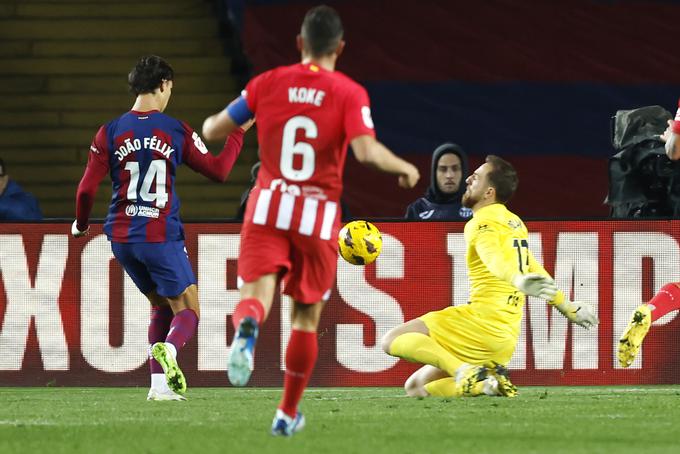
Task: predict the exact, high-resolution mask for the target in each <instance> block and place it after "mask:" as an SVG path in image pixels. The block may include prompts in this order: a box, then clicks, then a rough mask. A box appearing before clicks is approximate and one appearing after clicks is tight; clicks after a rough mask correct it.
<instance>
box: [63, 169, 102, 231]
mask: <svg viewBox="0 0 680 454" xmlns="http://www.w3.org/2000/svg"><path fill="white" fill-rule="evenodd" d="M108 171H109V169H108V167H107V166H105V165H103V164H102V163H101V161H99V160H96V159H90V160H89V161H88V163H87V167H86V168H85V173H84V174H83V178H82V179H81V180H80V183H79V184H78V190H77V191H76V220H75V221H73V224H72V225H71V235H73V237H74V238H79V237H81V236H85V235H87V234H88V232H89V231H90V226H89V220H90V213H91V212H92V206H93V205H94V197H95V195H97V189H98V188H99V183H101V181H102V180H103V179H104V177H105V176H106V174H107V173H108Z"/></svg>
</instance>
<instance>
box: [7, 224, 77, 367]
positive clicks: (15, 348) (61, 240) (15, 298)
mask: <svg viewBox="0 0 680 454" xmlns="http://www.w3.org/2000/svg"><path fill="white" fill-rule="evenodd" d="M67 257H68V236H67V235H45V236H44V238H43V244H42V248H41V249H40V256H39V258H38V267H37V271H36V275H35V285H34V286H31V279H30V277H29V272H28V263H27V257H26V251H25V250H24V242H23V237H22V236H21V235H0V275H1V276H2V282H3V284H4V287H5V292H6V295H7V300H6V301H7V305H6V307H5V317H4V319H3V320H2V322H1V325H0V326H1V327H2V331H0V370H21V364H22V362H23V359H24V354H25V352H26V342H27V340H28V332H29V328H30V326H31V320H33V321H34V324H35V331H36V335H37V338H38V346H39V348H40V356H41V358H42V362H43V366H44V368H45V370H68V368H69V355H68V346H67V344H66V336H65V335H64V326H63V324H62V322H61V313H60V312H59V303H58V299H59V293H60V290H61V285H62V281H63V278H64V270H65V269H66V258H67Z"/></svg>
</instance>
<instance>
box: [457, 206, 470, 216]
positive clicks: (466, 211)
mask: <svg viewBox="0 0 680 454" xmlns="http://www.w3.org/2000/svg"><path fill="white" fill-rule="evenodd" d="M458 216H460V217H461V218H469V217H471V216H472V209H470V208H468V207H460V210H458Z"/></svg>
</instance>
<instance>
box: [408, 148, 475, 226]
mask: <svg viewBox="0 0 680 454" xmlns="http://www.w3.org/2000/svg"><path fill="white" fill-rule="evenodd" d="M467 173H468V158H467V155H466V154H465V152H464V151H463V149H462V148H461V147H460V146H459V145H457V144H455V143H444V144H442V145H440V146H438V147H437V148H436V149H435V150H434V152H433V153H432V172H431V174H430V186H429V187H428V188H427V192H426V193H425V196H424V197H421V198H419V199H418V200H416V201H415V202H413V203H411V204H410V205H409V206H408V208H407V209H406V216H405V217H406V219H409V220H413V221H423V220H433V221H465V220H467V219H469V218H470V217H471V216H472V210H470V209H469V208H467V207H464V206H463V205H462V204H461V198H462V197H463V192H465V187H464V185H463V184H462V182H463V181H464V180H465V179H466V178H467Z"/></svg>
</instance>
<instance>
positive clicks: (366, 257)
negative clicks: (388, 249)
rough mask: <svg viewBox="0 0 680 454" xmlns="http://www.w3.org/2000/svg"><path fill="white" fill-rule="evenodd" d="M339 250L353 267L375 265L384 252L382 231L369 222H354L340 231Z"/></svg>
mask: <svg viewBox="0 0 680 454" xmlns="http://www.w3.org/2000/svg"><path fill="white" fill-rule="evenodd" d="M338 249H339V251H340V255H341V256H342V258H343V259H345V260H346V261H347V262H349V263H351V264H352V265H368V264H369V263H373V262H374V261H375V259H377V258H378V256H379V255H380V251H381V250H382V236H380V230H378V228H377V227H376V226H374V225H373V224H371V223H370V222H367V221H352V222H350V223H349V224H347V225H345V226H344V227H343V228H342V230H340V235H339V236H338Z"/></svg>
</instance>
